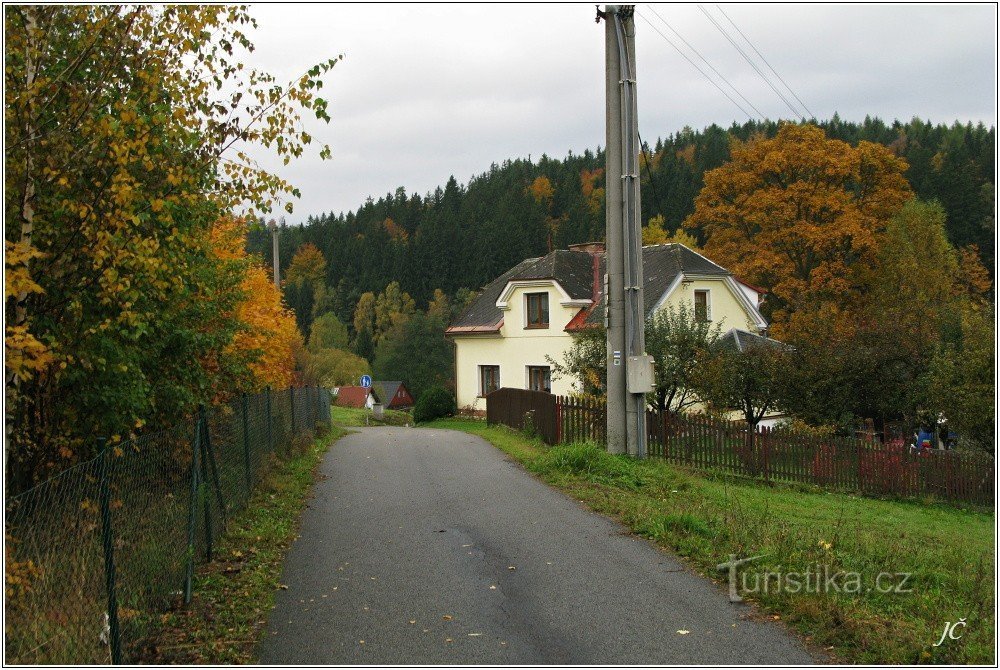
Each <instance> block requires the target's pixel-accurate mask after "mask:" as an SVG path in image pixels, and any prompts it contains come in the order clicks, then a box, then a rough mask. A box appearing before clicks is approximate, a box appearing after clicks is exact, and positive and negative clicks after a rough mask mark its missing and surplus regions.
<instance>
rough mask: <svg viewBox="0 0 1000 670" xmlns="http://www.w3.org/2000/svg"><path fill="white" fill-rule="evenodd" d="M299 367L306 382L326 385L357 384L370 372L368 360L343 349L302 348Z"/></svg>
mask: <svg viewBox="0 0 1000 670" xmlns="http://www.w3.org/2000/svg"><path fill="white" fill-rule="evenodd" d="M299 367H300V369H301V371H302V378H303V381H304V382H305V383H306V384H315V385H319V386H327V387H331V386H345V385H352V384H357V383H358V380H359V379H361V376H362V375H367V374H371V366H370V365H369V364H368V361H366V360H365V359H363V358H361V357H360V356H356V355H354V354H352V353H351V352H350V351H345V350H343V349H318V350H315V351H309V350H302V351H301V352H300V358H299Z"/></svg>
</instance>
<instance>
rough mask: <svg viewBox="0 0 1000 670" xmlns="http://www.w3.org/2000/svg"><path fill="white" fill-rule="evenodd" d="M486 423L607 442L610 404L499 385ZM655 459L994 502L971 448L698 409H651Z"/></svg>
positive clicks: (987, 465) (982, 460) (990, 476)
mask: <svg viewBox="0 0 1000 670" xmlns="http://www.w3.org/2000/svg"><path fill="white" fill-rule="evenodd" d="M486 407H487V409H486V416H487V421H488V422H490V423H493V424H497V423H499V424H504V425H507V426H510V427H512V428H515V429H517V430H524V429H525V425H526V421H527V424H528V425H529V426H531V427H533V429H534V430H533V432H534V433H535V434H536V435H538V436H539V437H541V438H542V439H543V440H544V441H545V442H546V443H547V444H560V443H572V442H597V443H599V444H604V443H605V442H606V432H605V431H606V424H607V410H606V406H605V403H604V402H603V401H602V400H599V399H593V398H571V397H564V396H555V395H551V394H548V393H539V392H535V391H522V390H520V389H508V388H503V389H499V390H498V391H494V392H493V393H491V394H489V395H488V396H487V397H486ZM646 430H647V434H646V441H647V452H648V453H649V455H650V456H654V457H659V458H663V459H664V460H666V461H668V462H671V463H675V464H677V465H684V466H688V467H693V468H699V469H703V470H716V471H723V472H730V473H734V474H738V475H743V476H750V477H755V478H759V479H762V480H764V481H783V482H798V483H803V484H814V485H818V486H822V487H824V488H829V489H837V490H845V491H857V492H859V493H862V494H866V495H898V496H906V497H919V496H935V497H937V498H941V499H944V500H951V501H955V502H968V503H974V504H978V505H986V506H991V505H993V500H994V476H995V460H994V458H993V457H992V456H991V455H990V454H985V453H979V452H966V451H942V450H928V449H923V450H911V449H910V448H909V446H907V445H900V444H898V443H897V444H882V443H880V442H878V441H877V440H876V439H874V438H869V439H865V438H858V437H841V436H819V435H817V434H814V433H806V432H803V431H796V430H792V429H790V428H783V427H782V428H767V427H761V428H758V430H751V429H750V428H749V427H748V426H747V424H746V423H745V422H737V421H725V420H721V419H716V418H712V417H709V416H705V415H701V414H672V413H669V412H664V413H662V414H660V413H658V412H652V411H649V412H647V414H646Z"/></svg>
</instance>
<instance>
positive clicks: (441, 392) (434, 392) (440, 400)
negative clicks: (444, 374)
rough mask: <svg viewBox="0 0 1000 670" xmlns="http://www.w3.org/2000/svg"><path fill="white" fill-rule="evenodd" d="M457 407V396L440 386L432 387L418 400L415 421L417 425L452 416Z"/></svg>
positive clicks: (414, 409) (415, 407) (414, 411)
mask: <svg viewBox="0 0 1000 670" xmlns="http://www.w3.org/2000/svg"><path fill="white" fill-rule="evenodd" d="M456 409H457V407H456V405H455V396H453V395H452V394H451V392H450V391H448V390H447V389H444V388H442V387H440V386H432V387H431V388H429V389H427V390H426V391H424V392H423V393H421V394H420V397H419V398H418V399H417V404H416V406H414V408H413V420H414V421H415V422H416V423H423V422H425V421H431V420H433V419H437V418H439V417H442V416H452V415H453V414H455V411H456Z"/></svg>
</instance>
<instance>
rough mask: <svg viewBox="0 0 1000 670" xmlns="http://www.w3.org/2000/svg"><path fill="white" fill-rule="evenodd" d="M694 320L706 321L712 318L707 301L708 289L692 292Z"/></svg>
mask: <svg viewBox="0 0 1000 670" xmlns="http://www.w3.org/2000/svg"><path fill="white" fill-rule="evenodd" d="M694 320H695V321H697V322H698V323H707V322H709V321H711V320H712V311H711V306H710V304H709V302H708V291H695V292H694Z"/></svg>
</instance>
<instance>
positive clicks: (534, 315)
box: [525, 293, 549, 328]
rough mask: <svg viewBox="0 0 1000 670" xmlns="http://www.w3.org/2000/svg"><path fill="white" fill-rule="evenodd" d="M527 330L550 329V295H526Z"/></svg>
mask: <svg viewBox="0 0 1000 670" xmlns="http://www.w3.org/2000/svg"><path fill="white" fill-rule="evenodd" d="M525 311H526V314H527V317H526V319H525V322H526V325H525V328H548V327H549V294H548V293H528V294H526V295H525Z"/></svg>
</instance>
